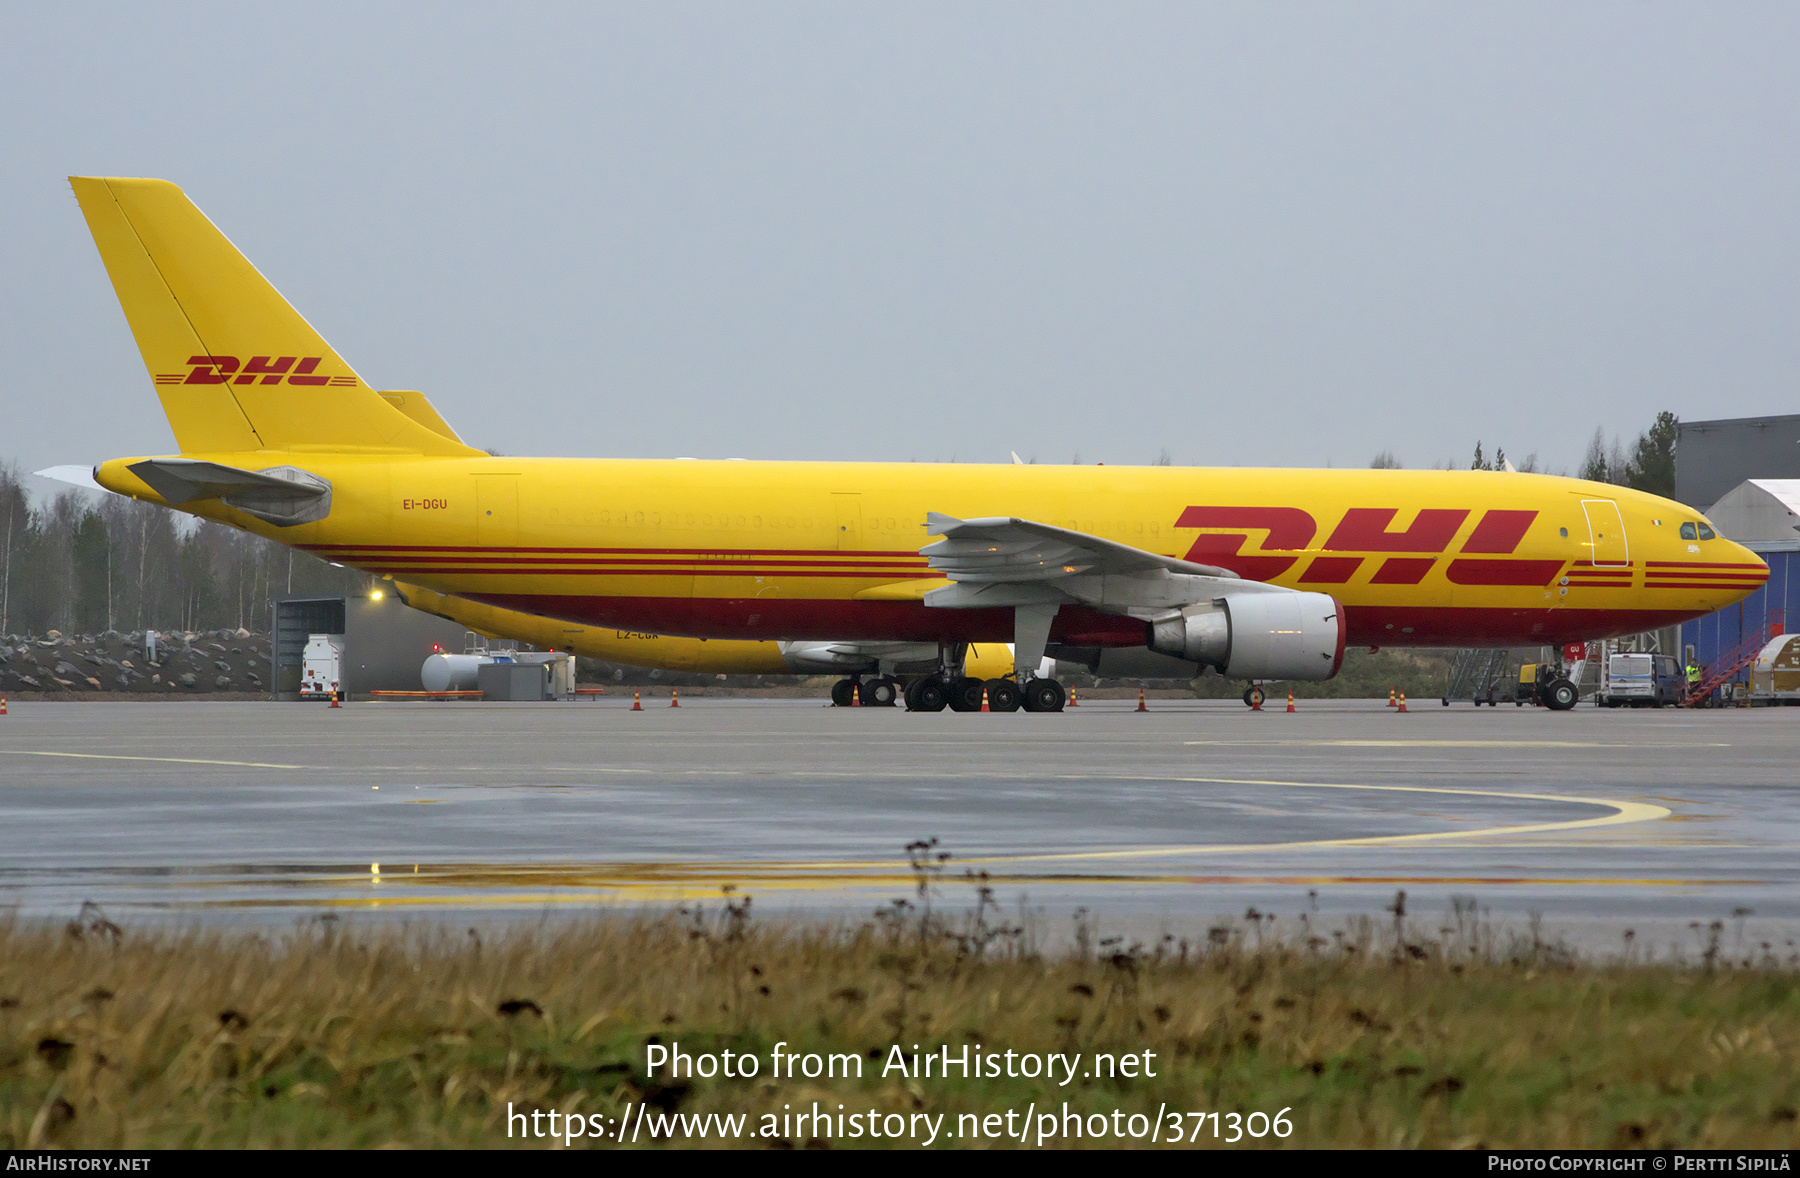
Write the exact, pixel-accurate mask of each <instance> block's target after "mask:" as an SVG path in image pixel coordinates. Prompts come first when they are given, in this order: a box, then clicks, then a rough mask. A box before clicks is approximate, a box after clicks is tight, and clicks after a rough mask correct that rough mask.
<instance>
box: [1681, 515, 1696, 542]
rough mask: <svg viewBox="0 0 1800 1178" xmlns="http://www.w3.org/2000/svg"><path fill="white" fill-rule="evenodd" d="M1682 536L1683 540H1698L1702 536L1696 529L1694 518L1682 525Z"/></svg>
mask: <svg viewBox="0 0 1800 1178" xmlns="http://www.w3.org/2000/svg"><path fill="white" fill-rule="evenodd" d="M1681 538H1682V539H1683V540H1698V539H1699V538H1700V534H1699V533H1698V532H1696V531H1694V523H1693V521H1692V520H1689V521H1688V522H1687V523H1685V524H1682V525H1681Z"/></svg>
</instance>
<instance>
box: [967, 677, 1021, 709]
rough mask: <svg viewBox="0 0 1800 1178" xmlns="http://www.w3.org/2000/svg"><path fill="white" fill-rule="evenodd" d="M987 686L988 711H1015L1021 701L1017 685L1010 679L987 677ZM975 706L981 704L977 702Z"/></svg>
mask: <svg viewBox="0 0 1800 1178" xmlns="http://www.w3.org/2000/svg"><path fill="white" fill-rule="evenodd" d="M985 686H986V687H987V697H988V711H990V712H1016V711H1018V710H1019V704H1020V702H1021V699H1020V693H1019V685H1018V684H1017V683H1014V682H1013V681H1012V680H1011V679H989V680H988V681H987V683H986V684H985ZM975 706H976V707H978V708H979V707H980V706H981V705H980V704H979V703H977V704H976V705H975Z"/></svg>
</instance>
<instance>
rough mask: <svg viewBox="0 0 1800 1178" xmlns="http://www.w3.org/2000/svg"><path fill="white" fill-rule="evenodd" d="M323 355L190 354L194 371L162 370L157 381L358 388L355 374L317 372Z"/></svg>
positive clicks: (188, 360)
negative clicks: (243, 358)
mask: <svg viewBox="0 0 1800 1178" xmlns="http://www.w3.org/2000/svg"><path fill="white" fill-rule="evenodd" d="M324 359H325V357H323V356H252V357H250V362H249V363H247V364H243V365H240V364H239V363H238V358H237V357H236V356H189V357H188V359H187V362H188V363H189V364H190V365H192V368H191V369H190V371H189V372H188V373H187V374H186V375H185V377H184V376H183V374H182V373H179V372H162V373H158V374H157V376H156V383H157V384H163V385H167V384H234V385H242V384H256V383H257V382H258V381H260V382H261V383H263V384H280V383H281V382H282V381H284V380H285V381H286V382H287V383H288V384H291V385H302V386H306V385H312V386H318V385H329V386H331V387H334V388H354V387H355V386H356V378H355V377H354V376H318V375H315V373H316V371H317V369H318V367H319V364H320V363H321V362H322V361H323V360H324Z"/></svg>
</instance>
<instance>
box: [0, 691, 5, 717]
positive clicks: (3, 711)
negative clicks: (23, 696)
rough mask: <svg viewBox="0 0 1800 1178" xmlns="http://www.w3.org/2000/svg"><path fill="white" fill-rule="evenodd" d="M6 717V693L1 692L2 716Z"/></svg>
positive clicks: (0, 709)
mask: <svg viewBox="0 0 1800 1178" xmlns="http://www.w3.org/2000/svg"><path fill="white" fill-rule="evenodd" d="M4 715H6V693H5V692H4V691H0V716H4Z"/></svg>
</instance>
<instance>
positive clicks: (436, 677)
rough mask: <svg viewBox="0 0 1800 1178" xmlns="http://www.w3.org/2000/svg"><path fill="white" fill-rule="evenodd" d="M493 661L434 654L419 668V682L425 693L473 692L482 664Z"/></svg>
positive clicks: (456, 655)
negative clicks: (423, 686) (422, 685)
mask: <svg viewBox="0 0 1800 1178" xmlns="http://www.w3.org/2000/svg"><path fill="white" fill-rule="evenodd" d="M493 661H494V660H493V659H491V658H489V657H488V656H486V655H480V654H434V655H432V656H431V657H430V658H428V659H426V660H425V665H424V666H423V667H421V668H419V682H421V683H423V684H424V685H425V690H426V691H474V690H475V689H476V687H475V680H476V678H477V677H478V676H479V675H480V672H481V666H482V664H483V663H491V662H493Z"/></svg>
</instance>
